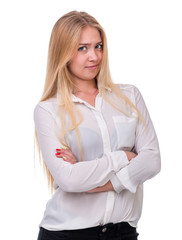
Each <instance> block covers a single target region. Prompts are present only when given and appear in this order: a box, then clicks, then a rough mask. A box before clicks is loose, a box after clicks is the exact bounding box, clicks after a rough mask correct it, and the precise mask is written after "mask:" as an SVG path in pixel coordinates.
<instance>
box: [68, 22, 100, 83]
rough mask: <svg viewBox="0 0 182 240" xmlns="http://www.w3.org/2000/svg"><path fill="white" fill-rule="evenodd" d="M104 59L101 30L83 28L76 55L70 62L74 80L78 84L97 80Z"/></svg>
mask: <svg viewBox="0 0 182 240" xmlns="http://www.w3.org/2000/svg"><path fill="white" fill-rule="evenodd" d="M101 60H102V39H101V36H100V33H99V31H98V30H97V29H96V28H93V27H86V28H84V29H83V30H82V33H81V36H80V41H79V47H78V50H77V53H76V55H75V56H74V57H73V58H72V59H71V61H70V62H69V70H70V72H71V74H72V80H73V82H75V83H76V84H78V83H79V84H81V82H80V81H95V80H94V79H95V77H96V76H97V74H98V72H99V70H100V65H101Z"/></svg>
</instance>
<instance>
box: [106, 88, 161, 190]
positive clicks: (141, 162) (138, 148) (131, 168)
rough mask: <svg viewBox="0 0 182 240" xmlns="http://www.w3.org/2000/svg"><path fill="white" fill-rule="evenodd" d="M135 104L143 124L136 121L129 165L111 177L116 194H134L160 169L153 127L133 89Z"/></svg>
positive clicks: (141, 99) (158, 151)
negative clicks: (133, 153)
mask: <svg viewBox="0 0 182 240" xmlns="http://www.w3.org/2000/svg"><path fill="white" fill-rule="evenodd" d="M134 95H135V104H136V107H137V109H138V110H139V111H140V113H141V115H142V116H143V119H144V121H145V122H144V123H143V122H142V121H141V120H139V119H138V123H137V127H136V138H135V152H136V153H137V156H136V157H135V158H133V159H132V160H131V161H130V163H129V165H127V166H125V167H124V168H122V169H120V170H119V171H118V172H117V173H116V174H114V175H113V176H112V177H111V179H110V180H111V182H112V185H113V187H114V189H115V191H116V192H118V193H120V192H121V191H122V190H124V189H127V190H129V191H130V192H132V193H135V192H136V189H137V186H139V185H140V184H142V183H144V182H145V181H146V180H148V179H150V178H152V177H154V176H155V175H156V174H157V173H159V172H160V169H161V160H160V150H159V144H158V140H157V136H156V133H155V129H154V126H153V124H152V121H151V119H150V116H149V113H148V110H147V108H146V105H145V102H144V100H143V97H142V95H141V93H140V92H139V90H138V89H137V88H135V87H134Z"/></svg>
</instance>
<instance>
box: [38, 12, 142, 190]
mask: <svg viewBox="0 0 182 240" xmlns="http://www.w3.org/2000/svg"><path fill="white" fill-rule="evenodd" d="M87 26H90V27H93V28H96V29H97V30H98V31H99V33H100V36H101V39H102V43H103V57H102V62H101V68H100V71H99V73H98V75H97V76H96V80H97V87H98V89H99V93H100V94H101V96H102V97H103V98H104V99H105V100H106V101H108V102H109V103H110V104H111V105H112V106H114V105H113V104H112V102H111V101H110V100H109V99H108V98H107V94H106V89H107V88H109V89H111V90H112V92H114V93H115V95H116V96H117V97H119V98H120V99H121V100H123V101H125V102H126V103H127V105H128V107H129V108H131V109H132V111H135V112H137V113H138V114H139V115H140V113H139V112H138V110H137V109H136V107H135V106H134V105H133V104H132V102H131V101H130V100H129V99H128V98H127V97H126V96H125V95H123V94H122V92H121V90H120V89H119V88H118V87H117V86H116V85H115V84H114V83H113V82H112V79H111V75H110V71H109V63H108V49H107V39H106V35H105V32H104V30H103V28H102V27H101V26H100V24H99V23H98V22H97V20H96V19H95V18H93V17H92V16H90V15H89V14H88V13H86V12H77V11H72V12H69V13H67V14H65V15H63V16H62V17H61V18H60V19H59V20H58V21H57V22H56V23H55V25H54V27H53V30H52V33H51V38H50V43H49V51H48V62H47V74H46V81H45V86H44V91H43V95H42V98H41V101H45V100H47V99H49V98H51V97H53V96H55V95H56V96H57V100H58V107H59V112H60V120H61V132H60V136H59V140H60V142H61V144H62V145H64V146H66V147H68V146H67V144H66V140H65V134H66V133H67V132H68V131H70V130H75V131H76V136H77V139H78V146H79V151H80V159H81V160H82V148H81V141H80V135H79V129H78V127H79V125H80V123H81V121H82V116H81V113H80V112H79V110H78V109H77V107H76V105H75V104H74V103H73V102H72V91H73V87H74V84H73V82H72V79H71V74H70V71H69V68H68V63H69V61H70V60H71V59H72V57H73V56H74V55H75V54H76V52H77V50H78V45H79V39H80V35H81V32H82V30H83V29H84V28H85V27H87ZM114 107H116V108H117V106H114ZM65 113H67V114H68V116H69V118H70V123H71V124H70V126H67V124H66V125H65V121H64V116H65ZM36 139H37V145H38V149H39V153H40V148H39V144H38V138H37V134H36ZM44 167H45V170H46V173H47V177H48V183H49V186H51V189H52V190H53V181H54V179H53V177H52V175H51V173H50V172H49V170H48V168H47V166H46V165H45V163H44Z"/></svg>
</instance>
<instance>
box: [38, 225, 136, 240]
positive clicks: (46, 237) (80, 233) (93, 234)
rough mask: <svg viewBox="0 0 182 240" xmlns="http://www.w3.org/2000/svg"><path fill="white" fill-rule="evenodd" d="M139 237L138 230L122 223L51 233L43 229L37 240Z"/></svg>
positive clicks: (133, 238) (129, 238)
mask: <svg viewBox="0 0 182 240" xmlns="http://www.w3.org/2000/svg"><path fill="white" fill-rule="evenodd" d="M137 236H138V233H137V231H136V228H134V227H131V226H130V225H129V224H128V223H127V222H122V223H116V224H113V223H109V224H106V225H103V226H97V227H92V228H86V229H78V230H64V231H50V230H46V229H44V228H42V227H41V228H40V231H39V235H38V239H37V240H137V239H138V238H137Z"/></svg>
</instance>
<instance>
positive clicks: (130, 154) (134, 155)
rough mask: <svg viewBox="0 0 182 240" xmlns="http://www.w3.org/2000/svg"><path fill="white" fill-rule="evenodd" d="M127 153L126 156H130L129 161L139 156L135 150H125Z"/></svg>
mask: <svg viewBox="0 0 182 240" xmlns="http://www.w3.org/2000/svg"><path fill="white" fill-rule="evenodd" d="M124 152H125V153H126V156H127V158H128V161H131V159H133V158H135V157H136V156H137V154H136V153H134V152H129V151H124Z"/></svg>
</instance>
